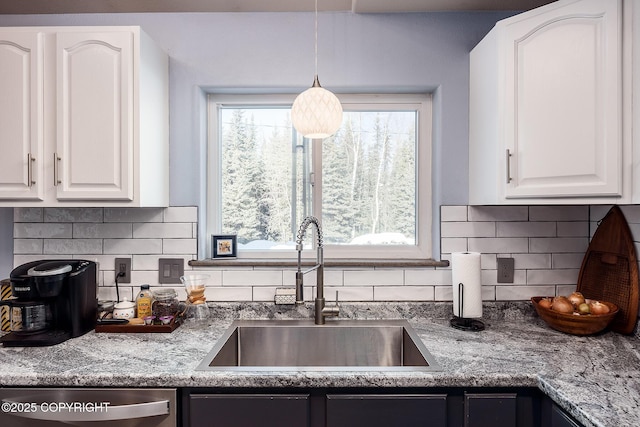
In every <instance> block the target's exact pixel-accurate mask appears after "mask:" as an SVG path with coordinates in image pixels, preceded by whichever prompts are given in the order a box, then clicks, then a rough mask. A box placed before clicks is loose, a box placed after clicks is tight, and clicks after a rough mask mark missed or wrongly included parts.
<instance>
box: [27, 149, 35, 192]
mask: <svg viewBox="0 0 640 427" xmlns="http://www.w3.org/2000/svg"><path fill="white" fill-rule="evenodd" d="M35 161H36V159H35V158H34V157H31V153H29V154H27V186H28V187H33V186H34V185H35V184H36V182H35V181H34V180H33V163H34V162H35Z"/></svg>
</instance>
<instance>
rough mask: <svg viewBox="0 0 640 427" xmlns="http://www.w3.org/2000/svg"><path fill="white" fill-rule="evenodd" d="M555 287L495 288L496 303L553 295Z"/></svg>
mask: <svg viewBox="0 0 640 427" xmlns="http://www.w3.org/2000/svg"><path fill="white" fill-rule="evenodd" d="M555 292H556V289H555V286H496V297H495V299H496V301H522V300H525V301H526V300H530V299H531V297H535V296H545V295H555Z"/></svg>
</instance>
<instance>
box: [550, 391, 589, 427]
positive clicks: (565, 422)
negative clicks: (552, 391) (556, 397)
mask: <svg viewBox="0 0 640 427" xmlns="http://www.w3.org/2000/svg"><path fill="white" fill-rule="evenodd" d="M547 399H548V401H547V405H548V408H547V410H548V411H549V415H548V420H549V423H548V425H546V426H544V427H581V425H580V423H578V422H577V421H575V420H574V419H573V418H572V417H571V415H569V414H567V413H566V412H565V411H564V410H563V409H562V408H560V407H559V406H558V405H556V404H555V403H554V402H552V401H551V399H549V398H547Z"/></svg>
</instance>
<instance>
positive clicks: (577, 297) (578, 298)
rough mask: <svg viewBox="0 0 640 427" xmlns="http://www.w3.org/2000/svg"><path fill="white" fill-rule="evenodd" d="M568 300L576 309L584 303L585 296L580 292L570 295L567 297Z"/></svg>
mask: <svg viewBox="0 0 640 427" xmlns="http://www.w3.org/2000/svg"><path fill="white" fill-rule="evenodd" d="M567 299H568V300H569V302H570V303H571V304H573V306H574V307H576V308H577V307H578V306H579V305H580V304H583V303H584V295H582V294H581V293H580V292H574V293H572V294H571V295H569V296H568V297H567Z"/></svg>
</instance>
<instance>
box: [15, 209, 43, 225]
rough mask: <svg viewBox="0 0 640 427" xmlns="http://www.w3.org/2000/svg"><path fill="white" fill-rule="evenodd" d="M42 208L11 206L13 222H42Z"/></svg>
mask: <svg viewBox="0 0 640 427" xmlns="http://www.w3.org/2000/svg"><path fill="white" fill-rule="evenodd" d="M43 220H44V209H43V208H13V222H14V223H15V222H42V221H43Z"/></svg>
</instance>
